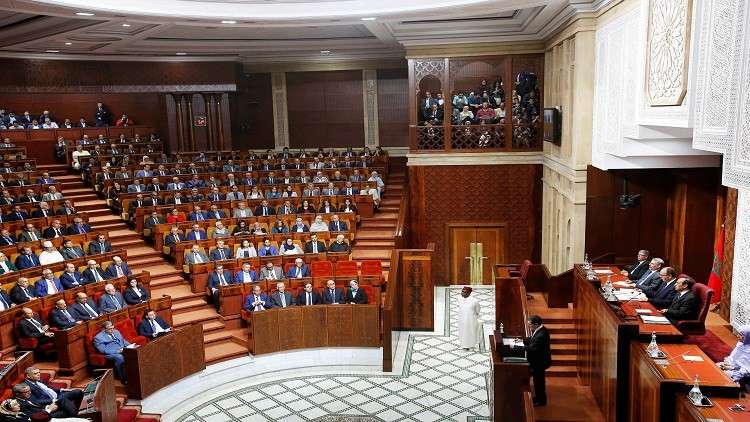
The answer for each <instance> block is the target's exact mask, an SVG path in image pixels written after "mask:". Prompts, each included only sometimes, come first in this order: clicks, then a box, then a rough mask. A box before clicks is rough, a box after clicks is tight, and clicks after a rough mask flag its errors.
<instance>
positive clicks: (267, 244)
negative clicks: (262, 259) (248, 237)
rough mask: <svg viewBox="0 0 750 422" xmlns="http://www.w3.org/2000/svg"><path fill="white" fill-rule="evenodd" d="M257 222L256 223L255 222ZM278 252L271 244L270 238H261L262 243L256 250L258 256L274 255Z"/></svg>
mask: <svg viewBox="0 0 750 422" xmlns="http://www.w3.org/2000/svg"><path fill="white" fill-rule="evenodd" d="M256 224H257V223H256ZM278 254H279V251H278V249H276V247H275V246H273V245H272V244H271V239H265V240H263V245H262V246H261V247H260V250H259V251H258V256H276V255H278Z"/></svg>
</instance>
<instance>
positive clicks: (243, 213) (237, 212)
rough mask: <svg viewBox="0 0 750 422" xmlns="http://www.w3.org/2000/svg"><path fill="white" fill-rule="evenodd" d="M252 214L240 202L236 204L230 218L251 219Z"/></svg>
mask: <svg viewBox="0 0 750 422" xmlns="http://www.w3.org/2000/svg"><path fill="white" fill-rule="evenodd" d="M252 216H253V212H252V211H251V210H250V208H248V207H247V204H245V203H244V202H240V203H239V204H237V208H235V209H234V211H232V217H234V218H247V217H252Z"/></svg>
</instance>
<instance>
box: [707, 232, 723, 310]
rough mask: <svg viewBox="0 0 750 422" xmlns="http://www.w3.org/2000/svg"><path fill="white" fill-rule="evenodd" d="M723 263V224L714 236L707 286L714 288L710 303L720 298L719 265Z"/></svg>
mask: <svg viewBox="0 0 750 422" xmlns="http://www.w3.org/2000/svg"><path fill="white" fill-rule="evenodd" d="M723 263H724V225H723V224H722V225H721V230H720V231H719V235H718V236H717V238H716V244H715V245H714V265H713V267H712V268H711V275H710V276H709V277H708V287H710V288H712V289H714V297H713V298H712V299H711V303H716V302H718V301H720V300H721V266H722V265H723Z"/></svg>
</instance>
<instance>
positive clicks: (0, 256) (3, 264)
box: [0, 252, 17, 274]
mask: <svg viewBox="0 0 750 422" xmlns="http://www.w3.org/2000/svg"><path fill="white" fill-rule="evenodd" d="M13 271H17V268H16V266H15V265H13V263H12V262H10V260H8V257H7V256H5V254H4V253H2V252H0V274H5V273H12V272H13Z"/></svg>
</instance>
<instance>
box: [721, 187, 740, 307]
mask: <svg viewBox="0 0 750 422" xmlns="http://www.w3.org/2000/svg"><path fill="white" fill-rule="evenodd" d="M736 226H737V189H734V188H727V190H726V200H725V204H724V262H723V263H722V266H721V302H720V303H721V305H720V307H719V314H720V315H721V317H722V318H724V320H725V321H729V320H730V315H729V311H730V304H731V300H732V273H733V269H734V238H735V228H736Z"/></svg>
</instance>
